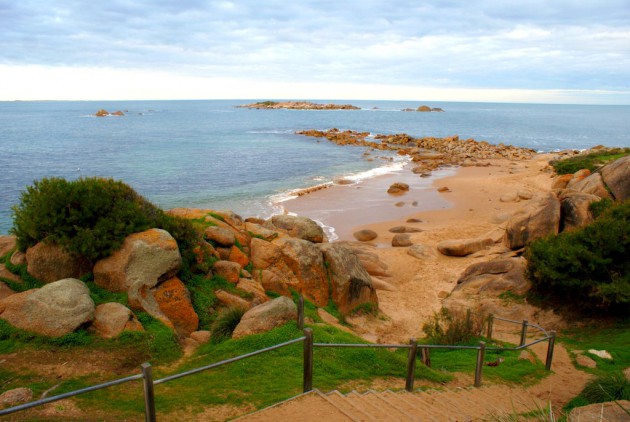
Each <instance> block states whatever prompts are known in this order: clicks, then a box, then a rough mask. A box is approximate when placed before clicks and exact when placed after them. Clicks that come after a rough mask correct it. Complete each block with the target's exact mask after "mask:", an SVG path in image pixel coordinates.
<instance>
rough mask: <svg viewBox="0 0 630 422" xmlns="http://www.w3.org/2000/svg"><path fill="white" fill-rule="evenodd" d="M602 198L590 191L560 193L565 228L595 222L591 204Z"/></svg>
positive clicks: (583, 225)
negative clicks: (590, 207)
mask: <svg viewBox="0 0 630 422" xmlns="http://www.w3.org/2000/svg"><path fill="white" fill-rule="evenodd" d="M599 200H601V198H600V197H599V196H596V195H591V194H589V193H582V192H573V191H565V192H563V193H562V195H560V205H561V207H562V225H563V230H571V229H575V228H580V227H585V226H587V225H589V224H591V223H592V222H593V214H592V213H591V211H590V209H589V206H590V205H591V203H593V202H597V201H599Z"/></svg>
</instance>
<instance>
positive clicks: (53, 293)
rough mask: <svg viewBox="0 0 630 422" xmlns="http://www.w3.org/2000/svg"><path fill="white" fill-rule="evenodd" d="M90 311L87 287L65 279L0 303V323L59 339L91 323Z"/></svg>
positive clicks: (90, 300) (90, 304)
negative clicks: (3, 322) (1, 320)
mask: <svg viewBox="0 0 630 422" xmlns="http://www.w3.org/2000/svg"><path fill="white" fill-rule="evenodd" d="M94 309H95V307H94V301H93V300H92V299H91V298H90V291H89V289H88V288H87V286H86V285H85V284H84V283H83V282H82V281H81V280H77V279H74V278H66V279H63V280H58V281H55V282H52V283H49V284H47V285H45V286H44V287H42V288H40V289H31V290H27V291H25V292H22V293H16V294H14V295H11V296H9V297H7V298H5V299H2V300H0V319H3V320H5V321H7V322H8V323H9V324H11V325H13V326H14V327H17V328H20V329H22V330H27V331H32V332H34V333H37V334H41V335H45V336H50V337H60V336H63V335H65V334H68V333H71V332H73V331H74V330H76V329H77V328H79V327H81V326H82V325H84V324H87V323H89V322H90V321H92V320H93V318H94Z"/></svg>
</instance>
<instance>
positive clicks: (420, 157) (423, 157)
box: [296, 128, 536, 176]
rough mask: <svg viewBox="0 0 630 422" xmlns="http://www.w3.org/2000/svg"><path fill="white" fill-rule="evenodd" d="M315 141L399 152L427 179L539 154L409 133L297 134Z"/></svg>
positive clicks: (338, 132) (513, 148)
mask: <svg viewBox="0 0 630 422" xmlns="http://www.w3.org/2000/svg"><path fill="white" fill-rule="evenodd" d="M296 133H297V134H298V135H305V136H310V137H315V138H325V139H328V140H329V141H331V142H334V143H335V144H337V145H356V146H363V147H368V148H371V149H372V150H379V151H397V153H398V154H399V155H408V156H410V157H411V160H412V161H413V162H414V164H415V167H414V169H413V172H414V173H416V174H420V175H424V176H427V175H428V173H429V172H430V171H432V170H435V169H437V168H439V167H442V166H446V165H457V166H463V167H470V166H487V163H486V162H482V161H480V160H489V159H508V160H512V161H523V160H529V159H531V158H532V157H533V156H534V155H535V154H536V151H535V150H533V149H529V148H520V147H515V146H512V145H504V144H499V145H492V144H490V143H488V142H486V141H476V140H474V139H466V140H461V139H459V136H457V135H455V136H451V137H446V138H435V137H423V138H414V137H412V136H410V135H407V134H406V133H398V134H394V135H387V134H377V135H372V134H370V133H369V132H357V131H353V130H344V131H341V130H339V129H337V128H332V129H329V130H326V131H321V130H315V129H309V130H301V131H298V132H296Z"/></svg>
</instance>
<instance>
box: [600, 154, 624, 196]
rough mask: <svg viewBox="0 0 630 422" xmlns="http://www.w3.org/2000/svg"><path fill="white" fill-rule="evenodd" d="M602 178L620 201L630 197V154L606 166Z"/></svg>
mask: <svg viewBox="0 0 630 422" xmlns="http://www.w3.org/2000/svg"><path fill="white" fill-rule="evenodd" d="M601 174H602V179H603V180H604V183H605V184H606V186H608V189H610V191H611V192H612V194H613V195H614V196H615V199H616V200H618V201H625V200H626V199H628V198H630V155H627V156H625V157H622V158H619V159H618V160H615V161H613V162H612V163H610V164H608V165H606V166H604V168H602V171H601Z"/></svg>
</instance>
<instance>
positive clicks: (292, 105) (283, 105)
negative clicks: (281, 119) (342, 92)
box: [236, 101, 361, 110]
mask: <svg viewBox="0 0 630 422" xmlns="http://www.w3.org/2000/svg"><path fill="white" fill-rule="evenodd" d="M236 107H237V108H255V109H270V110H278V109H285V110H360V109H361V108H360V107H357V106H353V105H351V104H332V103H330V104H317V103H312V102H309V101H282V102H279V101H260V102H257V103H252V104H244V105H240V106H236Z"/></svg>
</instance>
